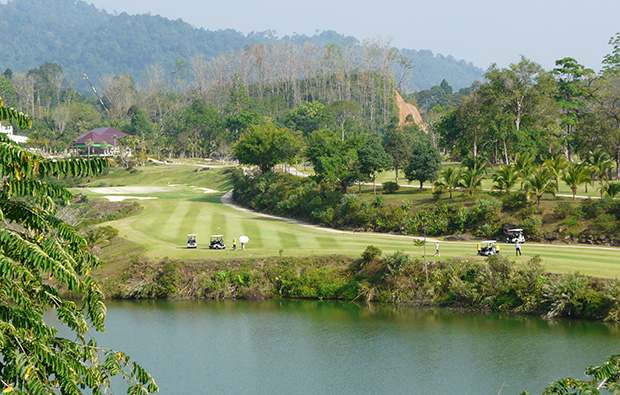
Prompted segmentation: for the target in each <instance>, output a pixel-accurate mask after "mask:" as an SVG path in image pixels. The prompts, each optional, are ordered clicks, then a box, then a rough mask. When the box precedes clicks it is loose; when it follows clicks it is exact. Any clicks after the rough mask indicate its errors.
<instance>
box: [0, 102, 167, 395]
mask: <svg viewBox="0 0 620 395" xmlns="http://www.w3.org/2000/svg"><path fill="white" fill-rule="evenodd" d="M0 119H4V120H9V121H11V122H14V123H16V124H18V125H19V126H20V127H28V126H30V120H29V119H28V118H27V116H25V115H24V114H22V113H19V112H17V111H15V110H13V109H11V108H5V107H3V102H2V100H1V99H0ZM106 167H107V161H106V160H105V159H101V158H97V159H88V160H85V159H63V160H47V159H45V158H43V157H41V156H39V155H37V154H34V153H32V152H29V151H26V150H24V149H22V148H21V147H20V146H19V145H17V144H15V143H13V142H12V141H11V140H10V139H9V138H8V137H7V136H6V135H4V134H0V177H1V180H0V388H3V391H2V392H3V394H9V393H15V394H56V393H61V394H81V393H82V392H83V391H84V390H89V392H92V393H93V394H103V393H107V392H108V389H109V388H110V379H111V377H112V376H118V375H121V376H122V377H123V379H124V380H125V381H127V382H128V385H129V388H128V391H127V392H128V393H131V394H138V393H140V394H146V393H153V392H157V391H158V387H157V385H156V384H155V381H154V380H153V378H152V377H151V376H150V375H149V374H148V373H147V372H146V371H145V370H144V369H142V368H141V367H140V366H139V365H137V364H135V363H134V362H132V361H131V360H130V359H129V357H128V356H126V355H124V354H123V353H121V352H117V351H114V350H109V349H102V348H99V347H97V343H96V341H95V339H94V338H92V336H91V333H90V330H91V329H92V328H94V329H95V330H96V331H103V330H104V320H105V316H106V306H105V302H104V297H103V293H102V291H101V288H100V286H99V284H97V283H96V282H95V281H93V279H92V278H91V277H90V271H91V269H92V268H94V267H96V266H97V265H98V261H97V259H96V257H95V256H93V255H91V254H90V251H89V248H88V243H87V241H86V239H85V238H84V236H82V235H81V234H80V233H78V232H77V231H76V230H75V228H73V227H72V226H71V225H69V224H68V223H66V222H65V221H63V220H61V219H59V218H57V217H56V202H57V201H64V202H68V201H69V199H70V197H71V194H70V192H69V191H67V190H65V189H64V188H61V187H58V186H55V185H52V184H50V183H49V182H47V180H48V179H49V178H50V177H57V178H59V177H66V176H68V177H89V176H94V175H97V174H100V173H101V172H102V171H103V170H104V169H105V168H106ZM62 290H68V291H71V292H72V293H73V294H74V295H78V296H79V297H81V301H80V302H79V303H76V302H74V301H71V300H66V299H64V298H63V297H62V295H61V291H62ZM47 311H52V312H54V313H55V314H56V317H57V319H58V321H59V322H61V323H62V324H63V325H64V326H66V327H67V328H68V329H69V330H70V331H71V336H72V337H74V339H67V338H64V337H61V336H60V335H59V332H58V329H56V328H54V327H52V326H50V325H49V324H48V323H47V322H46V321H45V317H44V313H45V312H47Z"/></svg>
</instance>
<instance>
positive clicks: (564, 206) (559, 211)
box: [553, 202, 575, 219]
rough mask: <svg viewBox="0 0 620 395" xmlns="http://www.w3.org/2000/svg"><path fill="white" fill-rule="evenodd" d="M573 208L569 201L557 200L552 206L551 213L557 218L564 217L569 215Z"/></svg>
mask: <svg viewBox="0 0 620 395" xmlns="http://www.w3.org/2000/svg"><path fill="white" fill-rule="evenodd" d="M574 211H575V209H574V208H573V205H572V204H571V203H570V202H559V203H558V204H556V206H555V207H554V208H553V214H554V215H555V217H556V218H557V219H566V218H567V217H568V216H569V215H571V214H572V213H573V212H574Z"/></svg>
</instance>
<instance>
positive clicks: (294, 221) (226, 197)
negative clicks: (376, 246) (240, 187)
mask: <svg viewBox="0 0 620 395" xmlns="http://www.w3.org/2000/svg"><path fill="white" fill-rule="evenodd" d="M220 200H221V202H222V203H223V204H225V205H226V206H228V207H230V208H233V209H235V210H237V211H241V212H244V213H248V214H252V215H256V216H259V217H265V218H273V219H277V220H280V221H284V222H288V223H291V224H295V225H300V226H304V227H306V228H311V229H317V230H321V231H323V232H329V233H342V234H349V235H377V236H387V237H397V238H405V239H415V240H424V237H416V236H405V235H394V234H390V233H379V232H352V231H348V230H339V229H332V228H326V227H324V226H318V225H314V224H310V223H308V222H304V221H300V220H298V219H293V218H286V217H278V216H276V215H271V214H264V213H259V212H257V211H254V210H250V209H247V208H245V207H241V206H239V205H237V204H235V203H233V201H232V189H231V190H230V191H228V192H226V193H225V194H224V195H222V198H221V199H220ZM426 241H427V242H433V243H435V242H442V243H444V242H443V241H441V240H439V239H431V238H428V237H427V238H426Z"/></svg>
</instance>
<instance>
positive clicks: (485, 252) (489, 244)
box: [478, 240, 497, 256]
mask: <svg viewBox="0 0 620 395" xmlns="http://www.w3.org/2000/svg"><path fill="white" fill-rule="evenodd" d="M495 244H497V241H495V240H485V241H481V242H480V249H479V250H478V255H482V256H489V255H495V254H497V250H496V249H495Z"/></svg>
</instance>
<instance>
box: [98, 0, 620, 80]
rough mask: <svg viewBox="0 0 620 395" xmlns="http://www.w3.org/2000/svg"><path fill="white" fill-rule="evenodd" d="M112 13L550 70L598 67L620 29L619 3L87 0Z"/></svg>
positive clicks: (596, 0)
mask: <svg viewBox="0 0 620 395" xmlns="http://www.w3.org/2000/svg"><path fill="white" fill-rule="evenodd" d="M86 1H87V2H88V3H92V4H94V5H95V6H96V7H97V8H99V9H105V10H106V11H107V12H109V13H112V14H113V13H122V12H127V13H128V14H146V13H150V14H151V15H161V16H162V17H166V18H169V19H179V18H180V19H183V20H184V21H186V22H188V23H189V24H191V25H193V26H196V27H202V28H205V29H208V30H221V29H234V30H237V31H239V32H241V33H244V34H247V33H250V32H262V31H266V30H270V31H275V34H276V36H278V37H282V36H284V35H291V34H295V33H297V34H305V35H314V34H315V33H316V32H317V31H318V32H320V31H325V30H334V31H336V32H338V33H340V34H343V35H346V36H353V37H355V38H357V39H359V40H363V39H373V38H383V39H385V38H390V39H391V43H392V45H393V46H394V47H396V48H407V49H415V50H421V49H429V50H431V51H432V52H433V53H434V54H442V55H444V56H448V55H452V56H453V57H455V58H456V59H459V60H461V59H462V60H465V61H467V62H472V63H473V64H474V65H476V66H478V67H480V68H482V69H485V70H486V69H487V68H488V67H489V66H490V65H491V64H492V63H496V64H497V65H498V66H499V67H507V66H508V65H509V64H511V63H518V62H519V60H520V57H521V55H523V56H525V57H526V58H528V59H529V60H532V61H534V62H537V63H539V64H541V65H542V66H543V67H544V68H545V69H547V70H551V69H553V67H554V65H555V61H556V60H558V59H561V58H564V57H567V56H568V57H572V58H575V59H576V60H577V61H578V62H579V63H581V64H583V65H585V66H586V67H590V68H592V69H594V70H595V71H600V69H601V61H602V60H603V57H604V56H605V55H606V54H608V53H610V52H611V51H612V47H611V45H609V40H610V38H611V37H612V36H614V35H615V34H616V33H618V32H620V1H619V0H589V1H583V0H580V1H576V0H374V1H369V0H354V1H352V0H309V1H303V2H302V1H298V0H260V1H259V0H219V1H213V0H172V1H171V0H86Z"/></svg>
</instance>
